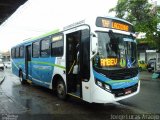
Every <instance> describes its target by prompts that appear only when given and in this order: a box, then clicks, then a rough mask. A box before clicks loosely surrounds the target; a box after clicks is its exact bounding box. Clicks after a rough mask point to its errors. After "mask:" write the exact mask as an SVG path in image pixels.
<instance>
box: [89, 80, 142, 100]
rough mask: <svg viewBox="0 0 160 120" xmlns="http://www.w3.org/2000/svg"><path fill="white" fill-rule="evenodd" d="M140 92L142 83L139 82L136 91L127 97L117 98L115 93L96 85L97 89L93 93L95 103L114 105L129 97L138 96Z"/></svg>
mask: <svg viewBox="0 0 160 120" xmlns="http://www.w3.org/2000/svg"><path fill="white" fill-rule="evenodd" d="M139 91H140V81H139V82H138V86H137V89H136V91H134V92H132V93H129V94H127V95H123V96H119V97H117V96H116V95H115V94H114V93H111V92H107V91H105V90H104V89H102V88H100V87H99V86H97V85H95V89H94V91H93V99H92V100H93V101H92V102H94V103H113V102H116V101H120V100H123V99H126V98H129V97H132V96H134V95H136V94H138V93H139Z"/></svg>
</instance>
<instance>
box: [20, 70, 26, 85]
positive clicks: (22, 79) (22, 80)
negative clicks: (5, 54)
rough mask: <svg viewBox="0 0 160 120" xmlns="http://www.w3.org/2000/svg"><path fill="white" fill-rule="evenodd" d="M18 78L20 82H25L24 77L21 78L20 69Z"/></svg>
mask: <svg viewBox="0 0 160 120" xmlns="http://www.w3.org/2000/svg"><path fill="white" fill-rule="evenodd" d="M19 80H20V82H21V84H25V83H26V82H25V80H24V78H23V73H22V71H20V73H19Z"/></svg>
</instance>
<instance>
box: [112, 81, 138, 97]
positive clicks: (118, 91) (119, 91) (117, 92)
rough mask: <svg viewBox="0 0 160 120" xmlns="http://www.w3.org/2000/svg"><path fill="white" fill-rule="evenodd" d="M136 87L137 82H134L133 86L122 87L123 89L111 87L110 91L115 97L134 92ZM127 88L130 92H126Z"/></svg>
mask: <svg viewBox="0 0 160 120" xmlns="http://www.w3.org/2000/svg"><path fill="white" fill-rule="evenodd" d="M137 87H138V84H135V85H134V86H131V87H127V88H124V89H112V93H113V94H114V95H115V97H121V96H124V95H127V94H131V93H134V92H136V91H137ZM127 90H128V91H129V90H130V91H131V92H130V93H127V94H126V91H127Z"/></svg>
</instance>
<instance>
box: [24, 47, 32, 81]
mask: <svg viewBox="0 0 160 120" xmlns="http://www.w3.org/2000/svg"><path fill="white" fill-rule="evenodd" d="M25 68H26V79H29V80H31V45H28V46H26V57H25Z"/></svg>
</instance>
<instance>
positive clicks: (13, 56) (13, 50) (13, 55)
mask: <svg viewBox="0 0 160 120" xmlns="http://www.w3.org/2000/svg"><path fill="white" fill-rule="evenodd" d="M15 51H16V49H15V48H13V49H12V50H11V57H12V58H15Z"/></svg>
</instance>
